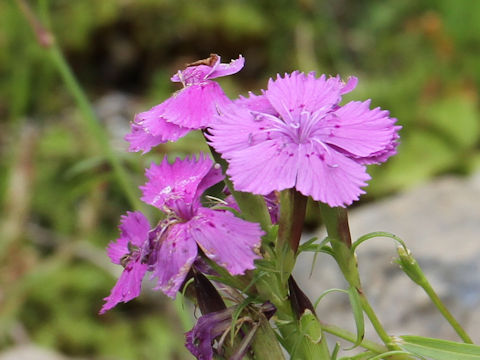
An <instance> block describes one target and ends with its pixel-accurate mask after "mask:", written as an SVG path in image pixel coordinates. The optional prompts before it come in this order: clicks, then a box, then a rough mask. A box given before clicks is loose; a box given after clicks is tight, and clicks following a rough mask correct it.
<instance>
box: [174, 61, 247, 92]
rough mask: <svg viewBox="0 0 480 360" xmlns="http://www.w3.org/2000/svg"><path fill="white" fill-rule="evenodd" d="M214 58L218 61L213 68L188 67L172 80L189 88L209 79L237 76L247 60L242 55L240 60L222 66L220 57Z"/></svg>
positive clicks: (202, 66) (202, 65)
mask: <svg viewBox="0 0 480 360" xmlns="http://www.w3.org/2000/svg"><path fill="white" fill-rule="evenodd" d="M213 56H216V61H215V63H214V64H213V66H208V65H204V64H201V65H196V66H188V67H186V68H185V70H179V71H178V72H177V73H176V74H175V75H173V76H172V78H171V80H172V81H173V82H182V83H184V84H185V85H187V86H188V85H193V84H200V83H202V82H203V81H205V80H208V79H215V78H218V77H222V76H227V75H232V74H235V73H237V72H239V71H240V70H241V69H242V68H243V66H244V64H245V59H244V58H243V57H242V55H240V56H239V57H238V59H236V60H232V61H231V62H230V63H229V64H222V63H221V62H220V56H218V55H213ZM210 59H211V58H210ZM208 60H209V59H208Z"/></svg>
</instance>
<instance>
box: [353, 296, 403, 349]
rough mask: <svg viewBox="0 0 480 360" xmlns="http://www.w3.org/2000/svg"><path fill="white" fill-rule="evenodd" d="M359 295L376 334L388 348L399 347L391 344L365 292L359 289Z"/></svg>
mask: <svg viewBox="0 0 480 360" xmlns="http://www.w3.org/2000/svg"><path fill="white" fill-rule="evenodd" d="M357 291H358V289H357ZM359 295H360V303H361V304H362V309H363V311H364V312H365V314H366V315H367V316H368V318H369V319H370V322H371V323H372V325H373V328H374V329H375V331H376V332H377V334H378V336H380V339H382V341H383V342H384V344H385V345H387V346H388V348H393V347H395V350H399V348H398V349H396V347H397V346H396V345H393V344H392V339H391V338H390V336H389V335H388V334H387V332H386V331H385V329H384V328H383V325H382V324H381V323H380V320H378V317H377V314H375V311H373V308H372V306H371V305H370V303H369V302H368V299H367V297H366V296H365V294H364V293H363V292H361V291H359Z"/></svg>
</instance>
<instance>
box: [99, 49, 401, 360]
mask: <svg viewBox="0 0 480 360" xmlns="http://www.w3.org/2000/svg"><path fill="white" fill-rule="evenodd" d="M243 66H244V58H243V57H242V56H240V57H239V58H238V59H236V60H233V61H231V62H230V63H228V64H223V63H221V62H220V57H219V56H218V55H215V54H212V55H210V57H209V58H207V59H204V60H200V61H196V62H194V63H191V64H188V65H187V67H186V68H185V69H184V70H181V71H178V72H177V73H176V74H175V75H174V76H173V77H172V78H171V80H172V81H173V82H180V83H181V84H182V85H183V88H182V89H181V90H179V91H178V92H176V93H175V94H173V95H172V96H171V97H170V98H168V99H167V100H165V101H164V102H162V103H161V104H159V105H157V106H154V107H153V108H152V109H150V110H148V111H145V112H142V113H140V114H138V115H136V116H135V119H134V121H133V122H132V125H131V132H130V133H129V134H128V135H127V136H126V137H125V139H126V140H127V141H128V142H129V143H130V148H129V150H130V151H142V152H143V153H145V152H148V151H150V150H151V148H152V147H154V146H156V145H158V144H161V143H164V142H167V141H176V140H177V139H179V138H180V137H182V136H184V135H186V134H187V133H188V132H190V131H192V130H202V131H203V133H204V136H205V137H206V139H207V141H208V144H209V145H210V147H211V149H212V153H213V155H215V156H217V157H216V159H218V160H219V162H220V160H221V159H220V157H221V158H223V160H225V161H224V162H223V163H222V165H220V164H214V163H213V161H212V160H211V159H210V158H209V157H208V156H206V155H200V156H199V157H198V158H196V157H191V158H186V159H184V160H181V159H176V160H175V162H173V163H169V162H168V160H167V158H166V157H165V158H164V160H163V161H162V163H160V164H159V165H157V164H152V165H151V166H150V168H148V169H147V170H146V178H147V182H146V184H145V185H143V186H141V187H140V189H141V190H142V193H143V196H142V198H141V199H142V200H143V201H144V202H145V203H147V204H149V205H152V206H154V207H155V208H157V209H158V210H159V211H160V212H162V213H163V217H162V219H161V220H160V221H159V222H158V223H157V225H155V226H153V227H152V226H151V225H150V223H149V221H148V220H147V218H146V217H145V216H144V215H143V214H142V213H141V212H138V211H135V212H128V213H127V214H126V215H124V216H123V217H122V219H121V224H120V237H119V238H118V239H117V240H116V241H114V242H112V243H110V245H109V247H108V255H109V256H110V258H111V260H112V262H113V263H115V264H118V265H121V266H123V268H124V269H123V272H122V274H121V276H120V278H119V279H118V282H117V283H116V285H115V286H114V287H113V289H112V291H111V293H110V295H109V296H108V297H106V298H105V300H106V302H105V304H104V305H103V307H102V309H101V310H100V313H104V312H106V311H107V310H109V309H111V308H113V307H114V306H116V305H117V304H118V303H119V302H127V301H130V300H132V299H133V298H135V297H137V296H138V295H139V294H140V291H141V286H142V280H143V278H144V277H145V275H146V274H147V273H150V276H151V279H152V280H155V282H156V287H155V289H158V290H161V291H162V292H163V293H165V294H166V295H167V296H169V297H172V298H174V297H175V296H176V294H177V292H178V291H179V290H180V289H181V288H182V286H183V285H184V284H185V283H186V280H187V278H188V277H192V278H193V282H194V284H195V285H194V288H195V292H196V295H194V296H196V298H197V303H198V304H199V306H200V308H201V311H202V313H203V314H204V317H202V318H201V319H200V320H199V322H198V324H197V326H196V327H195V328H194V329H193V330H192V331H191V332H189V333H187V347H188V348H189V349H190V351H191V352H192V353H193V354H194V355H195V356H197V358H199V359H200V358H202V359H203V358H205V359H211V358H212V356H213V351H212V343H213V342H214V341H215V339H217V338H218V337H220V338H221V339H222V340H221V341H220V343H221V342H223V340H224V336H225V334H226V333H227V332H228V329H229V328H230V322H231V320H232V318H233V317H232V310H231V309H233V308H232V307H229V308H228V309H227V308H226V307H225V305H224V303H223V300H222V298H221V296H220V295H219V294H218V292H217V290H216V287H215V286H213V285H212V284H211V283H210V282H209V280H208V279H207V278H206V277H202V276H203V275H202V276H200V275H199V274H200V273H201V272H206V273H208V272H210V273H211V270H212V269H208V263H210V264H211V265H213V263H216V264H217V265H219V266H220V267H223V268H224V269H225V270H226V271H227V272H228V273H229V274H230V275H233V276H235V275H243V274H245V273H246V271H247V270H252V269H255V261H256V260H258V259H261V258H262V257H263V256H266V259H267V258H268V259H267V260H268V261H272V259H271V258H272V256H273V257H274V256H275V251H274V250H272V248H269V249H266V248H265V246H270V245H269V244H272V242H271V240H268V241H266V242H264V246H263V247H262V236H264V235H265V234H266V231H268V233H269V236H270V234H275V233H276V232H275V231H270V230H271V229H269V228H268V227H269V225H268V224H267V225H265V223H264V222H262V226H263V227H264V228H263V229H262V228H261V227H260V225H259V224H257V223H254V222H248V221H246V220H244V219H243V218H241V217H240V216H245V218H249V219H252V217H249V216H247V215H245V214H243V213H242V211H241V210H243V211H246V210H245V209H248V206H247V207H242V206H241V205H242V204H243V205H244V206H245V202H244V201H245V195H241V194H242V192H243V193H251V194H254V195H260V197H258V198H257V197H254V199H255V201H256V204H257V205H258V204H260V205H259V206H262V201H264V202H265V209H266V210H267V209H268V211H269V213H270V217H271V222H272V223H273V224H275V223H277V221H278V219H279V211H282V204H279V202H278V199H279V196H278V192H280V191H282V190H286V189H295V190H296V192H294V193H295V194H297V195H298V196H300V197H301V198H302V199H303V200H304V202H303V204H306V201H305V198H306V197H311V198H312V199H313V200H314V201H319V202H322V203H325V204H327V205H329V206H330V207H345V206H347V205H350V204H351V203H352V202H353V201H356V200H358V199H359V197H360V195H361V194H363V193H364V190H363V187H365V186H366V185H367V181H368V180H369V179H370V177H369V175H368V173H367V171H366V166H367V165H370V164H379V163H382V162H384V161H386V160H387V159H388V158H389V157H390V156H392V155H394V154H395V153H396V147H397V144H398V131H399V129H400V127H399V126H397V125H395V122H396V119H394V118H391V117H390V116H389V113H388V112H387V111H385V110H381V109H379V108H374V109H371V108H370V100H367V101H351V102H348V103H346V104H342V103H341V102H342V96H343V95H344V94H346V93H348V92H350V91H352V90H353V89H354V88H355V87H356V84H357V79H356V78H355V77H351V78H349V79H348V80H347V81H346V82H343V81H342V80H341V78H340V77H339V76H336V77H326V76H325V75H321V76H320V77H317V76H316V74H315V73H313V72H311V73H308V74H305V73H301V72H298V71H295V72H293V73H291V74H285V75H284V76H283V77H282V76H280V75H278V76H277V77H276V78H275V79H270V81H269V82H268V87H267V89H266V90H262V91H261V93H260V95H255V94H252V93H250V94H249V96H248V97H242V96H240V97H239V98H238V99H236V100H230V99H229V98H228V97H227V96H226V95H225V93H224V92H223V90H222V88H221V87H220V85H219V84H218V83H216V82H215V81H213V79H215V78H218V77H221V76H226V75H232V74H235V73H237V72H238V71H240V70H241V69H242V67H243ZM223 160H222V161H223ZM222 167H223V168H222ZM225 174H226V175H228V177H229V178H230V179H229V181H227V180H226V179H225ZM221 182H225V185H229V186H230V188H229V189H228V191H226V195H228V196H226V197H225V199H223V200H221V201H222V204H223V206H222V207H218V206H213V207H207V206H204V205H203V203H202V195H203V194H204V193H205V192H206V191H207V189H209V188H210V187H212V186H213V185H215V184H218V183H221ZM232 184H233V185H232ZM248 196H251V195H248ZM239 199H242V200H241V201H242V203H241V201H240V200H239ZM250 199H252V198H250ZM257 200H258V201H257ZM237 201H238V204H237ZM266 210H265V211H264V213H265V214H266ZM246 212H248V211H246ZM299 213H300V212H299ZM303 213H304V212H303ZM287 220H288V219H287ZM259 221H260V220H259ZM282 221H285V217H284V215H283V212H282ZM301 221H303V218H302V219H301ZM267 222H268V221H267ZM283 225H284V227H285V224H283ZM300 226H301V224H300ZM279 227H280V229H282V224H280V225H279ZM287 227H288V226H287ZM279 233H280V230H279ZM298 237H299V236H298ZM267 238H268V237H267ZM298 240H299V239H298ZM266 244H267V245H266ZM292 249H293V250H294V251H296V247H294V246H292ZM265 254H267V255H265ZM205 261H206V262H205ZM206 265H207V266H206ZM272 268H274V269H276V265H275V266H273V267H272ZM216 269H217V270H218V269H219V268H216ZM279 273H281V271H279ZM225 274H226V273H225ZM216 275H219V274H216ZM219 276H220V275H219ZM198 279H202V280H201V281H200V280H198ZM243 280H247V283H250V284H253V283H254V282H251V281H252V278H251V277H247V278H245V279H243ZM289 281H290V280H289ZM234 282H235V281H234ZM234 282H233V283H234ZM293 282H294V281H293V279H292V280H291V281H290V283H293ZM202 284H203V285H202ZM226 284H232V281H231V278H230V279H229V281H227V282H226ZM202 286H203V289H202ZM250 286H251V285H249V287H250ZM272 286H273V285H272ZM272 288H275V286H273V287H272ZM237 290H239V291H237ZM242 291H244V289H236V290H235V292H234V293H235V294H237V295H238V294H241V293H242ZM205 294H210V295H205ZM211 294H214V296H213V295H211ZM257 295H258V293H255V296H254V297H256V296H257ZM291 295H292V294H291ZM212 296H213V297H215V298H216V299H217V301H216V303H218V304H220V305H221V306H220V307H219V308H218V307H215V306H209V298H211V297H212ZM245 296H246V295H245ZM283 298H285V296H284V293H281V294H280V295H276V299H283ZM242 299H243V298H241V296H240V298H239V297H238V296H237V301H238V303H240V302H241V301H242ZM247 299H250V296H248V297H247ZM229 301H230V302H231V301H232V297H230V298H229ZM263 301H266V302H268V301H270V298H266V299H263ZM277 305H278V304H277ZM272 306H273V305H272ZM214 308H216V309H214ZM240 309H241V310H242V309H243V307H241V308H240ZM242 311H243V310H242ZM207 313H210V314H209V315H207ZM256 314H257V315H258V314H260V313H258V312H257V313H256ZM236 315H238V314H236ZM255 316H256V315H255ZM259 316H260V315H259ZM261 316H264V315H261ZM245 319H246V320H245V321H247V320H248V322H249V323H250V324H251V325H252V326H253V327H254V329H257V327H258V326H259V324H260V321H259V320H258V319H253V318H251V317H250V315H248V316H246V317H245ZM247 328H248V326H247ZM242 331H243V330H242ZM251 334H254V331H253V332H252V333H251ZM220 335H222V336H220ZM251 336H253V335H248V334H247V335H246V336H245V337H244V343H243V345H242V349H243V350H242V351H243V352H244V351H246V350H247V349H248V346H249V343H250V341H251V340H252V337H251ZM220 347H221V346H220ZM239 353H242V352H239Z"/></svg>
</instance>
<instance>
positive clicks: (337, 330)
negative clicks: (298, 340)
mask: <svg viewBox="0 0 480 360" xmlns="http://www.w3.org/2000/svg"><path fill="white" fill-rule="evenodd" d="M321 325H322V329H323V331H325V332H327V333H329V334H332V335H335V336H337V337H339V338H341V339H344V340H347V341H349V342H351V343H355V341H356V340H357V335H356V334H354V333H352V332H350V331H348V330H345V329H343V328H341V327H338V326H336V325H330V324H326V323H324V322H321ZM360 346H361V347H363V348H364V349H367V350H370V351H373V352H374V353H376V354H382V353H384V352H387V351H388V349H387V347H385V346H383V345H380V344H377V343H376V342H373V341H370V340H362V342H361V343H360Z"/></svg>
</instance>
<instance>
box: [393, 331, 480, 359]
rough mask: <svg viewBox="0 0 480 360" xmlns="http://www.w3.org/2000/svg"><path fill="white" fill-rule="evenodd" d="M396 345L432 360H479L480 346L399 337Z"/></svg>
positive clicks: (416, 337) (417, 337)
mask: <svg viewBox="0 0 480 360" xmlns="http://www.w3.org/2000/svg"><path fill="white" fill-rule="evenodd" d="M397 343H398V345H399V346H400V347H401V348H403V349H404V350H406V351H409V352H411V353H412V354H415V355H419V356H424V357H428V358H431V359H434V360H453V359H455V360H480V346H478V345H473V344H464V343H458V342H454V341H448V340H440V339H432V338H427V337H422V336H400V338H399V339H398V340H397Z"/></svg>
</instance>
